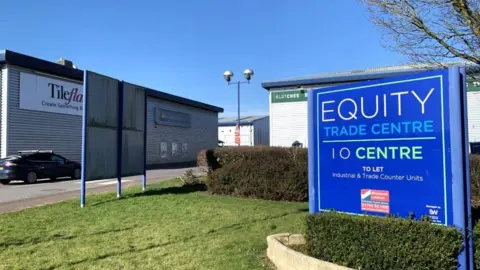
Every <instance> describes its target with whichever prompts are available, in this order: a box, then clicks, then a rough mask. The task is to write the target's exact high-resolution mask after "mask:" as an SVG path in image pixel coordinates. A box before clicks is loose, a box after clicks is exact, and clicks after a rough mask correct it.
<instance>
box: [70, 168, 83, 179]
mask: <svg viewBox="0 0 480 270" xmlns="http://www.w3.org/2000/svg"><path fill="white" fill-rule="evenodd" d="M80 177H82V172H81V171H80V169H75V170H74V171H73V175H72V179H80Z"/></svg>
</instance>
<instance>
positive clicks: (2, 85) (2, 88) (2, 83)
mask: <svg viewBox="0 0 480 270" xmlns="http://www.w3.org/2000/svg"><path fill="white" fill-rule="evenodd" d="M6 72H7V69H4V67H3V66H2V65H0V156H2V155H3V152H2V150H4V148H3V145H4V144H5V143H6V142H5V141H4V140H3V139H4V138H3V137H4V136H2V134H3V131H4V130H6V129H5V127H4V125H3V123H4V121H3V117H2V116H3V111H4V109H3V95H4V94H3V93H4V92H6V89H7V85H6V82H7V81H6V80H2V78H3V77H4V75H3V73H6Z"/></svg>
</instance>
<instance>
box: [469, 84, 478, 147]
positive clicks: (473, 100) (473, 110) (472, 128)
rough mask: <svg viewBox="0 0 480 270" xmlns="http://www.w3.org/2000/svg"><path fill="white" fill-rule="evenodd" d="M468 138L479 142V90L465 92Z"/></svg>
mask: <svg viewBox="0 0 480 270" xmlns="http://www.w3.org/2000/svg"><path fill="white" fill-rule="evenodd" d="M467 107H468V140H469V141H470V142H480V92H478V91H476V92H467Z"/></svg>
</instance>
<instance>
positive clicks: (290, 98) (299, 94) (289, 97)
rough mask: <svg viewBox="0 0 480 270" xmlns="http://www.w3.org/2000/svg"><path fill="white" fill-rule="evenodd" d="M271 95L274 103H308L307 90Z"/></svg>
mask: <svg viewBox="0 0 480 270" xmlns="http://www.w3.org/2000/svg"><path fill="white" fill-rule="evenodd" d="M271 93H272V103H282V102H298V101H307V98H308V91H307V90H294V91H279V92H276V91H273V92H271Z"/></svg>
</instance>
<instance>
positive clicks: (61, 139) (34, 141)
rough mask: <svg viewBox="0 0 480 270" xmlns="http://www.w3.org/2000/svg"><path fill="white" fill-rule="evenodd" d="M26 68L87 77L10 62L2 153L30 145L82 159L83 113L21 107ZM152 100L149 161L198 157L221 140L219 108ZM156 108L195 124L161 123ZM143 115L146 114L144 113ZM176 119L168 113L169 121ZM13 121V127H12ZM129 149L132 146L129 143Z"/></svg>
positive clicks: (149, 126) (150, 99) (185, 159)
mask: <svg viewBox="0 0 480 270" xmlns="http://www.w3.org/2000/svg"><path fill="white" fill-rule="evenodd" d="M20 72H22V73H31V74H36V75H40V76H44V77H51V78H54V79H56V80H63V81H68V82H75V83H80V84H81V83H82V82H78V81H72V80H68V79H64V78H59V77H55V76H49V75H46V74H44V73H41V74H40V73H35V72H32V71H30V70H26V69H23V68H19V67H12V66H8V80H6V79H5V76H2V82H3V85H4V87H3V88H2V89H8V91H4V92H2V95H0V104H1V105H2V106H1V107H2V111H1V112H2V113H3V114H2V115H1V116H3V117H0V119H3V118H5V119H8V120H7V121H1V122H0V125H1V127H2V129H1V130H2V131H4V132H6V134H5V135H6V136H3V133H2V136H1V137H0V141H1V142H2V143H1V145H6V146H7V147H6V153H3V152H1V153H2V155H3V156H5V155H11V154H16V153H17V151H19V150H25V149H49V150H50V149H51V150H55V152H56V153H58V154H60V155H63V156H65V157H67V158H69V159H71V160H75V161H80V160H81V145H82V117H81V116H79V115H70V114H59V113H52V112H43V111H32V110H25V109H20V108H19V103H20ZM2 74H7V69H3V70H2ZM7 84H8V85H7ZM0 85H2V84H0ZM7 93H8V96H7ZM1 97H3V98H4V100H2V99H1ZM5 97H8V98H5ZM147 100H148V104H147V108H148V112H147V121H148V122H147V123H148V124H147V164H149V165H156V164H166V163H178V162H191V161H195V160H196V155H197V153H198V152H199V151H201V150H203V149H205V148H213V147H216V146H217V139H218V131H217V125H218V113H216V112H212V111H207V110H202V109H198V108H194V107H190V106H187V105H182V104H178V103H175V102H170V101H165V100H160V99H158V98H152V97H149V98H148V99H147ZM5 101H6V102H5ZM4 105H5V106H4ZM155 108H159V109H164V110H168V111H170V112H173V113H175V112H181V113H184V114H188V115H190V118H191V122H190V124H189V127H181V126H172V125H156V124H155ZM4 112H5V113H4ZM138 117H140V118H142V117H143V116H138ZM126 120H128V119H126ZM170 120H171V119H167V121H170ZM139 121H140V120H139ZM173 121H176V120H173ZM127 122H128V121H127ZM136 122H138V121H136ZM140 122H141V121H140ZM7 123H8V128H6V124H7ZM177 124H178V123H177ZM127 133H128V132H127ZM130 133H132V132H130ZM137 133H139V134H140V133H142V132H140V130H138V131H137ZM127 135H128V136H127ZM130 135H131V134H125V132H124V136H125V140H127V139H129V138H130V137H132V136H130ZM127 137H128V138H127ZM4 141H5V142H4ZM162 143H163V144H162ZM162 145H163V146H164V148H166V150H167V151H166V155H165V154H164V155H163V157H162V155H161V146H162ZM173 148H175V149H173ZM1 150H2V149H0V151H1ZM124 150H125V151H128V150H127V149H124ZM172 152H175V153H172Z"/></svg>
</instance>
